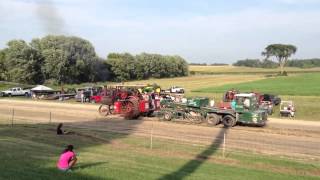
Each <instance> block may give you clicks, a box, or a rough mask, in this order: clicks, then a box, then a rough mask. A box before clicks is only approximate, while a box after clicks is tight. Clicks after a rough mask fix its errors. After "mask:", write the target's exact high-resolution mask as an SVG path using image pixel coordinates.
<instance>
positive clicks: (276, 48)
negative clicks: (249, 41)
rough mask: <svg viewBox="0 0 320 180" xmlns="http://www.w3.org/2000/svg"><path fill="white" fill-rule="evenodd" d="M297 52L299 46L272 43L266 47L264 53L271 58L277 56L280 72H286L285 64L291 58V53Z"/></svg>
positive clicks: (267, 57)
mask: <svg viewBox="0 0 320 180" xmlns="http://www.w3.org/2000/svg"><path fill="white" fill-rule="evenodd" d="M296 52H297V47H295V46H294V45H290V44H271V45H269V46H267V47H266V48H265V51H263V52H262V55H263V56H265V57H266V59H269V58H270V57H275V58H276V59H277V60H278V63H279V66H280V74H283V73H284V66H285V65H286V63H287V62H288V60H289V57H291V55H293V54H295V53H296Z"/></svg>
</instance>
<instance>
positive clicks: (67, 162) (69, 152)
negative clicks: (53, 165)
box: [57, 145, 77, 171]
mask: <svg viewBox="0 0 320 180" xmlns="http://www.w3.org/2000/svg"><path fill="white" fill-rule="evenodd" d="M76 162H77V157H76V154H75V153H74V152H73V145H68V146H67V148H66V149H65V150H63V152H62V154H61V155H60V158H59V161H58V163H57V167H58V169H60V170H62V171H70V170H71V168H72V167H74V165H75V164H76Z"/></svg>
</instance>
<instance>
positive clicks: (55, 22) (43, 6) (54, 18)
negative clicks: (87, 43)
mask: <svg viewBox="0 0 320 180" xmlns="http://www.w3.org/2000/svg"><path fill="white" fill-rule="evenodd" d="M35 3H36V5H37V7H36V15H37V17H38V18H39V20H40V22H41V23H42V26H43V28H44V30H45V31H46V32H47V33H48V34H63V33H65V22H64V20H63V18H62V17H61V16H60V14H59V12H58V10H57V8H56V7H55V5H54V3H53V2H52V1H51V0H43V1H38V0H36V1H35Z"/></svg>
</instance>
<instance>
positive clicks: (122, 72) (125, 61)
mask: <svg viewBox="0 0 320 180" xmlns="http://www.w3.org/2000/svg"><path fill="white" fill-rule="evenodd" d="M107 63H108V65H109V66H110V69H111V71H112V76H113V79H114V80H115V81H118V82H122V81H128V80H131V79H135V78H137V75H136V72H135V67H136V61H135V58H134V57H133V56H132V55H131V54H129V53H123V54H120V53H110V54H109V55H108V57H107Z"/></svg>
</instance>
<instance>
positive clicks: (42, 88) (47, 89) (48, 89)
mask: <svg viewBox="0 0 320 180" xmlns="http://www.w3.org/2000/svg"><path fill="white" fill-rule="evenodd" d="M31 91H53V89H51V88H49V87H47V86H43V85H38V86H36V87H34V88H32V89H31Z"/></svg>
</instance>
